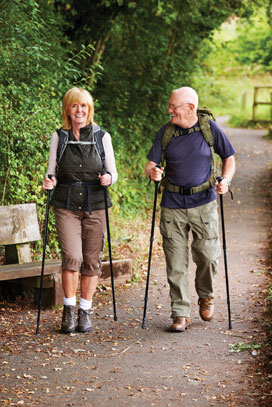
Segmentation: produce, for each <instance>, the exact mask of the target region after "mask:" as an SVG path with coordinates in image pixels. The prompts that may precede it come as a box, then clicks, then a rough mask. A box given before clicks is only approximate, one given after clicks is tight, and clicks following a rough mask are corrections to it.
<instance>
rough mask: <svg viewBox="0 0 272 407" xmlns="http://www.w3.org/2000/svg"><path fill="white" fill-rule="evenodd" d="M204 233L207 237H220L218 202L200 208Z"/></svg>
mask: <svg viewBox="0 0 272 407" xmlns="http://www.w3.org/2000/svg"><path fill="white" fill-rule="evenodd" d="M200 219H201V222H202V230H203V235H204V236H205V238H206V239H217V238H218V213H217V202H216V201H213V202H210V203H208V204H206V205H203V206H202V207H201V209H200Z"/></svg>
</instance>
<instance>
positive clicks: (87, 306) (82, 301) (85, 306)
mask: <svg viewBox="0 0 272 407" xmlns="http://www.w3.org/2000/svg"><path fill="white" fill-rule="evenodd" d="M92 303H93V300H91V301H88V300H85V298H80V302H79V308H81V309H84V310H85V311H87V310H89V309H91V308H92Z"/></svg>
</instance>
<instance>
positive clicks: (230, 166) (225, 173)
mask: <svg viewBox="0 0 272 407" xmlns="http://www.w3.org/2000/svg"><path fill="white" fill-rule="evenodd" d="M234 173H235V158H234V156H233V155H232V156H231V157H228V158H225V159H224V160H223V165H222V177H223V178H227V179H228V180H229V181H231V180H232V178H233V175H234Z"/></svg>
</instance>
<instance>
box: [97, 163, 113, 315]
mask: <svg viewBox="0 0 272 407" xmlns="http://www.w3.org/2000/svg"><path fill="white" fill-rule="evenodd" d="M104 174H106V171H105V170H103V171H101V175H104ZM107 189H108V188H107V187H103V191H104V200H105V214H106V224H107V236H108V246H109V258H110V274H111V289H112V302H113V318H114V321H117V314H116V302H115V291H114V278H113V267H112V256H111V238H110V222H109V211H108V201H107Z"/></svg>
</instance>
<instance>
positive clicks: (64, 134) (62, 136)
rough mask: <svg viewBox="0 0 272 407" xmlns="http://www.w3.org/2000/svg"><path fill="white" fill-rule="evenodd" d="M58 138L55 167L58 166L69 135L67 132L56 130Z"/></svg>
mask: <svg viewBox="0 0 272 407" xmlns="http://www.w3.org/2000/svg"><path fill="white" fill-rule="evenodd" d="M57 133H58V136H59V142H58V148H57V165H58V164H59V162H60V160H61V157H62V155H63V153H64V151H65V149H66V147H67V143H68V138H69V133H68V131H67V130H64V129H62V128H61V129H58V130H57Z"/></svg>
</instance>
